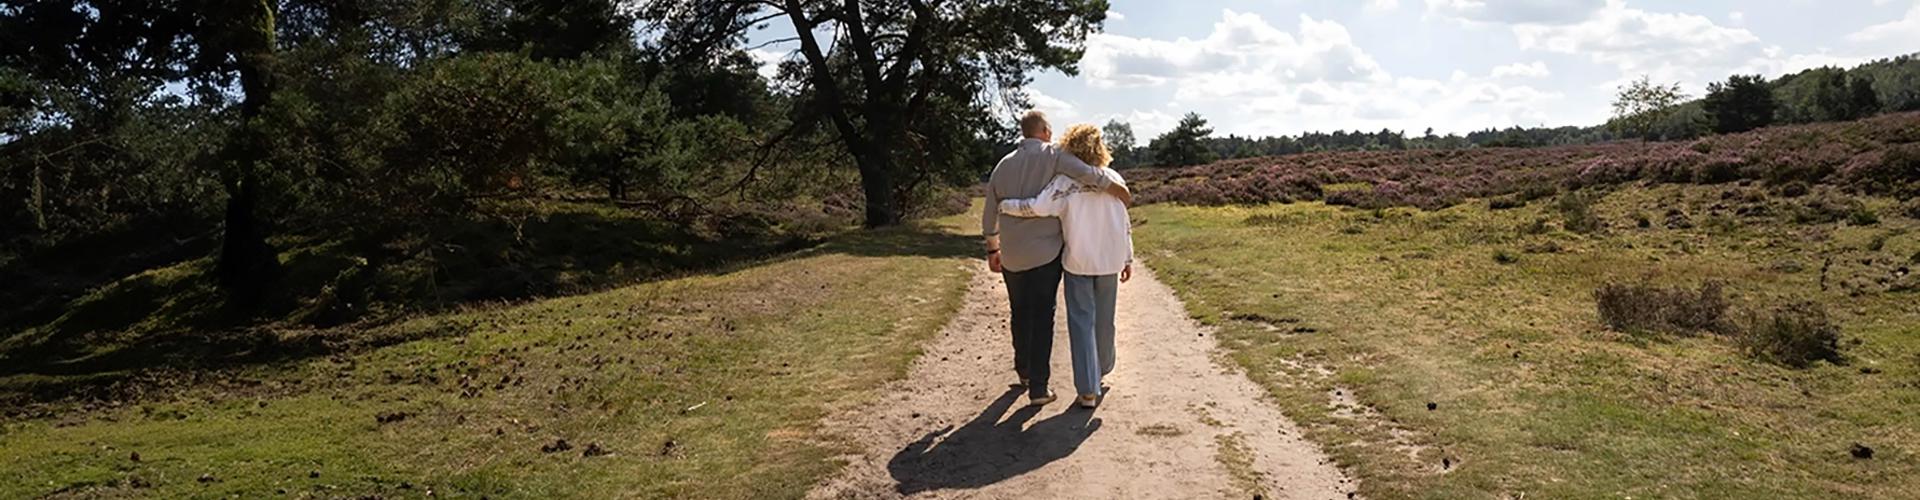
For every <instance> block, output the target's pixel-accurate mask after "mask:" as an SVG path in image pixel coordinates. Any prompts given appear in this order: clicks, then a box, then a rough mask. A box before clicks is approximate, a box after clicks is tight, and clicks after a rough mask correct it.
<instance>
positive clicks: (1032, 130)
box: [1020, 109, 1049, 137]
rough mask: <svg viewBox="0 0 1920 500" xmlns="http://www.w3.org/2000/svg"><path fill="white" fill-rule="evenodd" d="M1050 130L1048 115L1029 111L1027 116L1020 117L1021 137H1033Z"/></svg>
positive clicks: (1037, 111)
mask: <svg viewBox="0 0 1920 500" xmlns="http://www.w3.org/2000/svg"><path fill="white" fill-rule="evenodd" d="M1048 128H1049V125H1047V114H1046V113H1042V112H1040V110H1038V109H1033V110H1028V111H1027V112H1026V114H1023V115H1020V135H1023V136H1027V137H1033V136H1037V135H1040V132H1041V131H1043V130H1046V129H1048Z"/></svg>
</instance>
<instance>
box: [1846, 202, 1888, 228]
mask: <svg viewBox="0 0 1920 500" xmlns="http://www.w3.org/2000/svg"><path fill="white" fill-rule="evenodd" d="M1847 223H1848V224H1853V225H1855V226H1871V225H1874V224H1879V223H1880V214H1878V213H1874V211H1873V209H1871V208H1867V206H1866V205H1862V204H1858V203H1856V204H1854V205H1853V208H1852V209H1851V210H1848V211H1847Z"/></svg>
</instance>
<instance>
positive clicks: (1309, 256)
mask: <svg viewBox="0 0 1920 500" xmlns="http://www.w3.org/2000/svg"><path fill="white" fill-rule="evenodd" d="M1742 189H1746V188H1740V187H1737V186H1733V185H1726V186H1704V187H1703V186H1662V187H1651V188H1626V189H1621V190H1618V191H1615V192H1612V193H1610V194H1607V195H1606V196H1604V197H1602V198H1599V199H1597V200H1594V201H1593V203H1592V206H1591V208H1590V211H1591V216H1592V217H1593V218H1594V219H1596V220H1595V221H1581V223H1582V224H1587V223H1592V224H1593V225H1594V226H1593V227H1583V228H1582V229H1584V230H1587V231H1584V234H1583V233H1576V232H1572V231H1568V230H1566V229H1565V226H1564V223H1565V221H1564V220H1562V217H1564V215H1563V214H1562V213H1561V211H1560V210H1558V209H1557V208H1556V207H1553V206H1550V205H1551V204H1545V203H1540V204H1530V205H1528V206H1526V207H1519V208H1513V209H1508V210H1499V211H1492V210H1489V209H1488V204H1486V203H1467V204H1462V205H1460V206H1456V207H1453V208H1449V209H1445V210H1440V211H1420V210H1416V209H1411V208H1394V209H1386V210H1379V211H1363V210H1355V209H1350V208H1338V207H1329V206H1326V205H1323V204H1319V203H1309V204H1291V205H1270V206H1258V207H1245V206H1238V207H1216V208H1199V207H1184V206H1165V205H1156V206H1148V207H1143V208H1141V209H1138V210H1136V212H1135V214H1134V217H1135V218H1136V221H1137V222H1141V223H1142V225H1140V226H1139V227H1138V228H1137V229H1136V232H1135V237H1136V239H1137V243H1138V246H1139V248H1140V249H1141V253H1142V255H1143V256H1144V257H1145V258H1146V259H1147V262H1148V264H1149V265H1151V266H1153V267H1154V268H1155V269H1156V270H1157V271H1158V273H1159V276H1161V277H1162V278H1163V279H1164V280H1165V281H1167V282H1168V283H1169V284H1170V285H1172V286H1173V287H1174V288H1175V290H1176V291H1177V292H1178V293H1179V294H1180V296H1181V297H1182V298H1183V299H1184V300H1185V301H1186V304H1187V307H1188V309H1189V311H1190V312H1191V313H1192V314H1193V315H1194V316H1195V317H1196V318H1198V319H1200V320H1201V321H1203V322H1205V323H1208V324H1212V325H1215V326H1218V327H1220V336H1221V337H1220V338H1221V339H1222V342H1223V344H1224V345H1225V346H1226V347H1227V348H1228V350H1229V353H1230V357H1231V358H1232V359H1233V360H1234V361H1235V362H1237V363H1238V364H1240V365H1242V366H1243V367H1245V368H1246V369H1247V371H1248V373H1249V376H1251V377H1252V378H1253V379H1254V380H1255V381H1256V382H1259V383H1260V384H1262V385H1263V386H1265V387H1266V388H1267V389H1268V390H1269V391H1271V392H1272V393H1273V394H1274V395H1275V396H1276V398H1277V400H1278V401H1280V403H1281V405H1282V408H1283V410H1284V411H1286V413H1287V414H1288V415H1290V416H1291V417H1293V418H1294V419H1296V420H1297V421H1300V423H1301V424H1302V425H1303V426H1304V427H1305V429H1306V432H1307V435H1308V437H1309V438H1311V439H1313V440H1315V441H1317V442H1319V443H1321V444H1322V445H1323V446H1324V447H1325V448H1326V449H1327V451H1328V452H1329V453H1330V454H1331V455H1332V456H1333V457H1334V458H1335V459H1336V460H1337V461H1338V462H1340V463H1341V464H1342V465H1343V466H1346V467H1348V468H1349V470H1350V471H1352V472H1353V473H1354V474H1355V475H1356V476H1357V477H1358V478H1359V479H1360V480H1361V481H1360V484H1361V494H1362V495H1365V496H1367V497H1370V498H1489V497H1495V498H1499V497H1505V498H1516V497H1520V496H1524V497H1526V498H1624V497H1634V498H1648V497H1652V498H1895V497H1901V496H1905V495H1909V494H1910V493H1911V492H1912V491H1916V489H1920V449H1916V448H1914V444H1913V443H1920V309H1915V308H1914V307H1913V304H1914V303H1916V301H1920V296H1916V295H1915V294H1914V293H1913V292H1911V291H1906V292H1896V291H1890V290H1891V289H1890V288H1888V287H1885V286H1882V285H1881V284H1880V283H1881V281H1882V280H1883V279H1884V278H1885V277H1887V276H1888V275H1889V273H1890V272H1895V271H1894V269H1895V268H1897V267H1901V266H1912V264H1908V260H1909V257H1908V256H1910V255H1913V254H1914V253H1915V252H1916V251H1920V238H1916V237H1915V231H1914V230H1915V229H1917V228H1920V221H1916V220H1913V219H1908V218H1902V217H1893V216H1888V215H1885V214H1892V213H1895V212H1896V211H1895V210H1891V209H1885V207H1888V206H1891V204H1892V203H1893V202H1892V201H1889V200H1885V199H1869V200H1866V205H1867V206H1869V207H1877V208H1880V210H1878V212H1879V213H1881V214H1883V215H1882V217H1880V218H1879V219H1880V220H1878V221H1875V222H1874V223H1872V224H1870V225H1864V224H1855V223H1854V222H1853V221H1846V220H1840V221H1833V222H1829V223H1821V224H1796V223H1793V222H1792V219H1791V218H1792V214H1791V210H1787V208H1790V205H1792V204H1794V203H1798V202H1797V201H1795V200H1790V199H1785V198H1776V199H1772V200H1767V201H1765V203H1768V204H1772V205H1773V206H1772V208H1773V210H1770V211H1767V212H1765V213H1766V214H1770V215H1758V216H1736V215H1731V212H1732V211H1733V207H1729V206H1725V204H1726V203H1727V202H1726V201H1725V200H1727V199H1730V198H1731V196H1730V195H1729V194H1728V193H1727V191H1737V190H1742ZM1716 205H1721V206H1718V207H1716ZM1675 207H1680V208H1684V209H1685V210H1687V211H1689V212H1691V213H1692V217H1693V219H1694V220H1696V221H1700V222H1701V223H1700V224H1695V225H1693V226H1692V227H1689V228H1685V229H1670V228H1667V227H1664V226H1662V225H1659V224H1656V225H1654V227H1651V228H1647V229H1640V228H1637V227H1636V223H1635V220H1634V214H1637V213H1653V214H1660V213H1665V212H1666V211H1667V210H1668V209H1669V208H1675ZM1859 222H1865V221H1859ZM1493 255H1507V256H1509V257H1511V258H1509V259H1498V260H1497V259H1495V258H1490V257H1489V256H1493ZM1829 259H1831V260H1830V261H1829ZM1503 261H1504V262H1503ZM1823 267H1828V269H1825V270H1823ZM1641 279H1647V280H1651V281H1652V282H1654V283H1661V284H1666V285H1668V286H1674V287H1681V286H1686V287H1691V286H1694V285H1696V284H1698V283H1702V282H1706V281H1711V280H1717V281H1723V282H1726V283H1727V293H1728V296H1729V300H1732V301H1734V302H1735V303H1736V304H1739V305H1743V306H1745V307H1751V308H1755V309H1762V308H1764V307H1765V306H1771V305H1777V304H1784V303H1788V302H1791V301H1793V300H1799V299H1805V300H1812V301H1815V302H1818V303H1821V304H1824V305H1825V306H1827V308H1828V309H1829V310H1831V311H1832V312H1833V318H1832V319H1833V320H1834V321H1835V322H1836V323H1837V324H1838V325H1839V326H1840V327H1841V330H1842V331H1843V332H1844V334H1843V336H1844V338H1845V339H1846V340H1844V341H1843V345H1844V347H1843V353H1844V355H1845V361H1844V362H1843V363H1842V364H1834V363H1828V362H1819V363H1816V364H1814V365H1812V366H1810V367H1808V368H1805V369H1792V368H1787V367H1783V366H1779V365H1776V364H1772V363H1768V362H1765V361H1761V360H1756V359H1753V358H1751V357H1749V356H1747V355H1746V352H1745V351H1744V350H1743V349H1741V348H1740V346H1738V345H1736V344H1735V343H1733V342H1730V341H1728V340H1727V339H1724V338H1719V337H1712V336H1706V337H1659V338H1644V337H1637V336H1634V335H1629V334H1625V333H1619V332H1614V331H1610V330H1607V329H1606V328H1605V327H1604V326H1602V325H1601V324H1600V322H1599V319H1598V317H1597V313H1596V309H1595V304H1594V302H1593V291H1594V289H1595V287H1597V286H1599V285H1600V284H1601V283H1605V282H1608V281H1637V280H1641ZM1823 283H1825V284H1826V285H1824V286H1823V285H1822V284H1823ZM1323 369H1324V370H1325V371H1322V370H1323ZM1336 391H1338V392H1336ZM1333 394H1342V395H1350V396H1351V397H1354V398H1356V399H1357V401H1358V403H1359V404H1362V405H1364V406H1365V407H1366V408H1368V411H1359V412H1355V411H1349V410H1347V409H1345V408H1344V407H1343V408H1336V403H1337V402H1338V401H1337V400H1338V399H1341V398H1336V397H1333V396H1332V395H1333ZM1430 402H1431V403H1436V404H1435V406H1434V407H1433V408H1434V409H1432V410H1429V409H1428V406H1427V403H1430ZM1854 443H1862V444H1865V445H1868V446H1871V447H1873V448H1874V449H1875V451H1876V454H1875V455H1874V457H1873V458H1872V459H1864V460H1863V459H1856V458H1853V457H1851V456H1850V455H1849V452H1848V450H1849V448H1850V446H1852V445H1853V444H1854ZM1443 461H1444V465H1443Z"/></svg>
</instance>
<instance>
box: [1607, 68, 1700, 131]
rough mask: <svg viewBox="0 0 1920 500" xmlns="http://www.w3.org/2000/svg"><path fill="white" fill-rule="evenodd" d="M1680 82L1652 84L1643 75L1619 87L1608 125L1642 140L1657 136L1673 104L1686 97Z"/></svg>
mask: <svg viewBox="0 0 1920 500" xmlns="http://www.w3.org/2000/svg"><path fill="white" fill-rule="evenodd" d="M1686 98H1687V94H1686V93H1684V92H1681V91H1680V84H1678V83H1675V84H1672V85H1660V84H1655V83H1653V81H1652V80H1651V79H1649V78H1648V77H1646V76H1641V77H1640V79H1639V80H1634V81H1632V82H1629V83H1628V84H1626V85H1624V86H1622V87H1620V93H1619V94H1618V95H1617V96H1616V97H1614V100H1613V121H1612V122H1611V123H1610V124H1609V125H1610V126H1612V127H1614V129H1615V130H1617V131H1619V132H1620V133H1621V134H1624V135H1627V136H1630V137H1639V138H1643V139H1654V138H1656V136H1655V132H1656V131H1657V128H1658V126H1659V125H1660V123H1661V122H1662V121H1663V120H1665V119H1666V118H1667V115H1668V114H1671V113H1672V110H1673V107H1674V105H1676V104H1679V103H1680V101H1683V100H1686Z"/></svg>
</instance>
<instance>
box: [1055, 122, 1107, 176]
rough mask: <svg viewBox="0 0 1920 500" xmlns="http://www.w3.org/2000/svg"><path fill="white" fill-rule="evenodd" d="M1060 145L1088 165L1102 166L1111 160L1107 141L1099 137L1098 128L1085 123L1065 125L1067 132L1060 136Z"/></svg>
mask: <svg viewBox="0 0 1920 500" xmlns="http://www.w3.org/2000/svg"><path fill="white" fill-rule="evenodd" d="M1060 147H1062V148H1065V149H1066V150H1067V152H1068V153H1073V156H1075V157H1077V158H1080V161H1084V162H1087V164H1088V165H1093V166H1096V167H1104V166H1107V164H1108V163H1112V162H1113V154H1112V153H1110V152H1108V151H1107V141H1105V140H1102V139H1101V138H1100V128H1099V127H1095V126H1092V125H1088V124H1085V123H1082V124H1079V125H1074V126H1072V127H1067V133H1066V134H1065V135H1062V136H1060Z"/></svg>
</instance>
